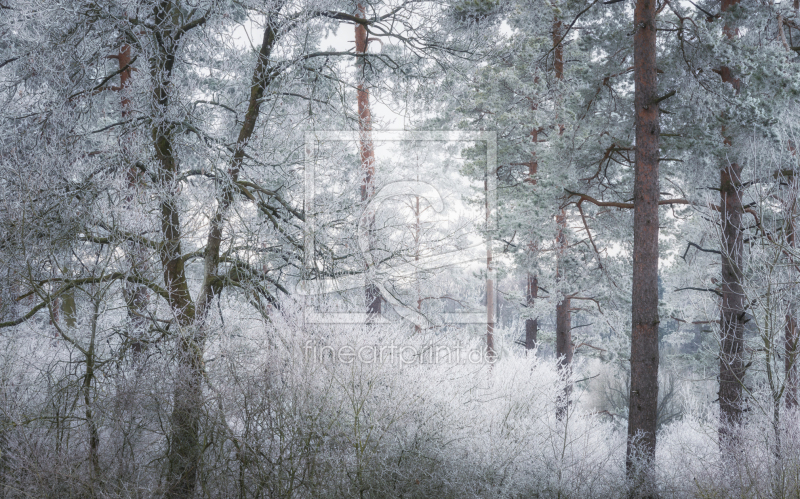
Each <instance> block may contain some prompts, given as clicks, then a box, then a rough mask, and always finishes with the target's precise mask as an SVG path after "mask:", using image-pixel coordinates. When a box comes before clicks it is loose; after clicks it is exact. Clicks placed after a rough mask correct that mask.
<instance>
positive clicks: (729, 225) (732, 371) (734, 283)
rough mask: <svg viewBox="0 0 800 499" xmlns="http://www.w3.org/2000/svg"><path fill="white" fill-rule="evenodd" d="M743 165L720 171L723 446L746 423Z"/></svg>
mask: <svg viewBox="0 0 800 499" xmlns="http://www.w3.org/2000/svg"><path fill="white" fill-rule="evenodd" d="M737 3H739V0H722V2H721V9H722V11H723V12H725V11H727V10H729V9H730V8H731V7H733V6H734V5H736V4H737ZM724 32H725V35H726V36H727V37H728V39H732V38H734V37H735V36H736V29H735V28H733V27H731V26H729V25H728V24H725V27H724ZM720 75H721V76H722V81H723V82H725V83H730V84H731V85H732V86H733V88H734V89H736V91H737V92H738V90H739V86H740V82H739V80H738V79H737V78H735V77H734V76H733V74H732V72H731V69H730V68H729V67H728V66H722V67H721V68H720ZM722 135H723V139H724V142H725V145H728V146H730V145H731V144H732V139H731V138H730V137H727V136H725V127H723V128H722ZM741 174H742V166H741V165H739V164H737V163H735V162H733V163H730V164H728V165H724V166H723V167H722V169H721V170H720V191H719V192H720V208H721V223H722V231H721V232H722V238H723V240H722V247H721V248H720V249H721V269H720V270H721V280H722V284H721V292H722V302H721V304H720V335H721V341H720V352H719V406H720V421H719V434H720V443H721V444H724V443H725V441H726V440H730V439H732V438H734V437H735V435H736V431H735V430H734V429H733V428H732V427H734V426H736V425H738V424H739V423H741V420H742V403H743V398H742V394H743V390H742V383H743V382H744V374H745V368H744V359H743V358H742V355H743V353H744V318H745V313H746V311H747V308H746V303H745V299H744V288H743V286H742V253H743V252H744V239H743V234H742V230H743V227H742V217H743V216H744V206H743V205H742V199H741V195H740V192H739V191H740V189H741Z"/></svg>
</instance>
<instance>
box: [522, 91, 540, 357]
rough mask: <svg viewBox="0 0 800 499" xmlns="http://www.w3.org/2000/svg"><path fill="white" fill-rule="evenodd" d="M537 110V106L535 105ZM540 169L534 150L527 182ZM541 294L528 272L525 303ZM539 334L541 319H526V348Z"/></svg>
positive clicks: (530, 247)
mask: <svg viewBox="0 0 800 499" xmlns="http://www.w3.org/2000/svg"><path fill="white" fill-rule="evenodd" d="M533 109H534V110H536V106H534V107H533ZM531 141H532V142H534V143H536V142H539V130H536V129H534V130H531ZM538 171H539V162H538V161H537V160H536V153H535V152H534V153H533V155H532V157H531V161H530V162H529V163H528V178H527V179H525V182H527V183H529V184H531V185H536V177H535V175H536V173H537V172H538ZM535 249H536V248H535V244H534V243H533V241H531V242H530V243H529V244H528V255H529V258H534V252H535ZM538 295H539V278H538V276H536V275H535V274H532V273H530V272H528V275H527V278H526V281H525V304H526V305H527V306H528V309H529V310H530V309H531V308H533V305H534V304H535V303H536V298H537V297H538ZM538 336H539V321H538V319H535V318H529V319H525V350H533V349H534V348H535V347H536V341H537V339H538V338H537V337H538Z"/></svg>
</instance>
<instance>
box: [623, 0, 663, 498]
mask: <svg viewBox="0 0 800 499" xmlns="http://www.w3.org/2000/svg"><path fill="white" fill-rule="evenodd" d="M655 17H656V1H655V0H637V1H636V7H635V9H634V15H633V23H634V24H633V25H634V26H635V28H634V29H635V31H634V35H633V54H634V63H633V64H634V65H633V67H634V79H635V97H634V101H635V102H634V105H635V113H636V165H635V168H636V170H635V178H634V185H633V206H634V207H633V210H634V211H633V212H634V214H633V292H632V295H631V298H632V300H631V302H632V303H631V323H632V327H633V328H632V331H631V393H630V406H629V412H628V414H629V416H628V448H627V454H626V467H627V470H628V475H629V476H630V477H631V478H637V479H639V478H645V479H646V483H647V486H649V485H650V480H649V477H641V476H640V475H639V473H640V472H642V471H645V472H646V470H637V469H636V463H637V460H638V462H640V463H642V462H643V463H644V464H645V465H647V464H652V463H653V461H654V460H655V450H656V424H657V404H658V360H659V359H658V323H659V319H658V200H659V191H658V147H659V145H658V142H659V122H658V113H659V111H658V105H657V104H654V103H653V102H654V100H655V99H656V98H657V95H656V92H657V91H658V88H657V85H658V80H657V76H656V22H655ZM634 458H636V459H637V460H634Z"/></svg>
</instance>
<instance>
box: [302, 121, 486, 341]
mask: <svg viewBox="0 0 800 499" xmlns="http://www.w3.org/2000/svg"><path fill="white" fill-rule="evenodd" d="M328 141H331V142H354V143H358V142H359V133H358V132H353V131H316V132H306V134H305V144H304V145H305V147H304V150H305V182H304V184H305V190H304V206H305V207H306V208H305V224H304V267H305V269H311V268H313V267H314V266H315V262H314V259H315V229H316V224H315V222H316V220H315V214H314V212H315V210H314V209H313V206H314V198H315V185H316V164H317V157H316V149H317V148H316V147H315V146H316V144H318V143H322V142H328ZM371 141H372V143H373V144H374V143H376V142H404V141H408V142H475V143H479V142H483V143H484V145H485V147H486V158H485V163H484V164H485V167H486V172H485V175H486V176H485V180H486V183H485V186H484V194H485V203H484V207H485V213H484V215H485V220H486V225H485V231H486V234H487V237H486V240H485V242H484V244H485V256H486V260H485V261H486V262H491V259H492V258H491V257H492V237H489V236H488V235H489V234H491V232H492V231H493V230H494V229H495V228H496V213H495V207H496V199H497V134H496V132H492V131H482V132H463V131H445V132H442V131H373V132H371ZM430 187H431V186H430V185H429V184H427V183H425V182H419V181H407V182H393V183H390V184H388V185H386V186H384V187H382V188H381V189H380V190H379V191H378V192H376V193H375V194H374V196H373V197H372V198H371V199H370V201H369V204H370V205H374V206H378V205H379V204H380V203H381V202H382V201H383V200H386V199H388V198H391V197H394V196H399V195H408V194H415V195H418V196H423V197H426V199H429V201H430V198H436V197H437V193H436V192H435V189H434V190H433V191H432V190H431V188H430ZM434 201H435V202H437V203H439V204H441V199H438V200H436V199H434ZM437 211H438V210H437ZM358 230H359V233H358V239H359V246H360V249H361V250H362V252H363V253H364V255H365V259H367V261H369V258H368V252H367V251H365V248H366V245H367V244H368V243H367V241H366V239H367V236H366V234H365V231H364V227H363V226H362V224H361V223H359V229H358ZM445 260H446V266H450V267H452V266H456V265H458V264H463V263H467V262H469V261H475V258H474V256H470V255H464V254H459V252H451V253H446V254H439V255H435V256H433V257H427V258H426V259H425V261H421V262H415V264H414V267H417V268H419V267H423V268H424V267H428V268H441V267H442V266H443V263H444V262H445ZM403 265H408V264H401V266H403ZM487 267H488V268H487V269H486V280H487V282H496V280H495V275H494V274H495V271H494V268H493V267H492V266H491V265H487ZM393 270H394V271H397V270H398V269H397V268H396V267H395V268H393ZM305 274H306V275H307V274H308V273H307V272H306V273H305ZM368 284H373V285H375V286H376V287H377V288H378V290H379V291H380V292H381V295H382V297H383V298H384V299H386V301H387V302H388V303H389V304H391V305H392V307H393V309H394V311H395V312H396V313H397V314H398V315H399V316H400V317H402V318H403V319H405V320H408V321H410V322H412V323H414V324H415V325H417V326H420V327H428V326H430V325H431V321H430V319H429V318H428V317H426V316H424V315H423V314H421V313H420V312H419V311H417V310H414V309H413V307H410V306H408V305H407V304H405V303H403V302H401V301H398V300H397V299H395V298H394V297H393V295H392V293H387V292H386V290H385V288H384V287H383V284H382V282H381V275H380V272H376V271H375V270H374V269H373V270H372V271H371V272H370V273H364V274H362V275H354V276H345V277H336V278H329V279H305V276H304V278H303V279H301V280H300V281H299V282H298V284H297V288H296V292H297V294H298V295H301V296H309V295H320V294H328V293H337V292H343V291H348V290H353V289H359V288H362V289H363V288H365V287H366V286H367V285H368ZM303 312H304V320H305V322H306V323H310V324H364V323H367V322H369V323H371V324H379V323H387V322H390V321H389V320H388V319H387V318H386V317H384V316H378V317H376V316H375V314H367V313H358V312H340V313H323V312H320V311H318V310H310V309H309V307H304V311H303ZM441 318H442V321H441V323H440V324H437V325H446V324H486V323H487V313H486V312H453V313H443V314H441Z"/></svg>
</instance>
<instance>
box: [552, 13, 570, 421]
mask: <svg viewBox="0 0 800 499" xmlns="http://www.w3.org/2000/svg"><path fill="white" fill-rule="evenodd" d="M563 36H564V35H563V24H562V23H561V21H560V20H558V19H556V20H555V21H554V22H553V47H554V50H553V71H554V72H555V77H556V80H558V81H561V80H563V79H564V47H563V44H562V43H561V38H562V37H563ZM558 128H559V130H558V131H559V135H560V134H561V133H563V131H564V128H563V127H562V126H561V125H560V124H559V125H558ZM556 225H557V226H558V234H557V236H556V246H557V248H558V261H557V263H556V280H557V281H559V282H561V281H563V280H564V279H565V277H566V276H565V272H564V260H565V258H564V257H565V254H566V252H567V246H568V244H567V213H566V211H565V210H563V209H562V210H561V213H560V214H559V215H557V216H556ZM571 308H572V300H570V299H569V298H568V297H566V296H565V297H564V298H562V299H561V302H560V303H559V304H558V305H556V356H557V357H558V371H559V373H560V374H561V376H562V378H563V380H564V391H563V393H562V394H561V397H560V398H559V400H558V402H557V404H556V417H557V418H558V419H559V420H561V419H563V418H564V416H565V415H566V413H567V410H568V409H569V403H570V402H569V400H570V396H571V395H572V381H571V379H570V378H571V375H572V352H573V345H572V316H571V313H572V311H571Z"/></svg>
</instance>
